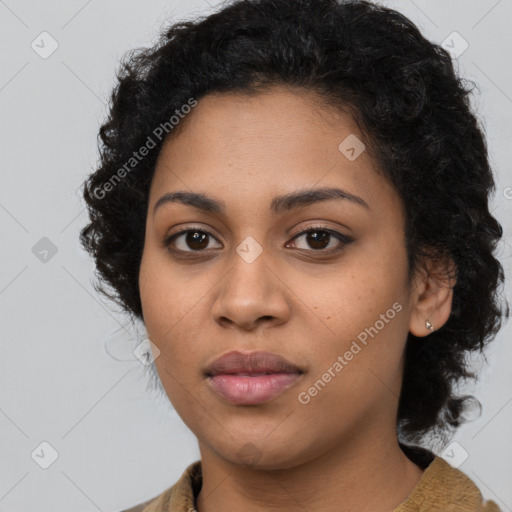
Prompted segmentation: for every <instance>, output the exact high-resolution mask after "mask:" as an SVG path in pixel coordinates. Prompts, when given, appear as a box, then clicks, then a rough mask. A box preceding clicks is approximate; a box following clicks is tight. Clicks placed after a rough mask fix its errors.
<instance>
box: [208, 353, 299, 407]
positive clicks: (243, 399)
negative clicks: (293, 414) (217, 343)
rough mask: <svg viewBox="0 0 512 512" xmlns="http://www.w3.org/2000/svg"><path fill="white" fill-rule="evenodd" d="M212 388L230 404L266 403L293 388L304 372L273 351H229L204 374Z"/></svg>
mask: <svg viewBox="0 0 512 512" xmlns="http://www.w3.org/2000/svg"><path fill="white" fill-rule="evenodd" d="M204 374H205V377H206V381H207V383H208V384H209V386H210V388H211V389H212V390H213V391H214V392H215V393H217V394H218V395H220V396H221V397H222V398H224V399H225V400H227V401H228V402H230V403H233V404H236V405H254V404H260V403H265V402H268V401H270V400H272V399H273V398H275V397H276V396H278V395H280V394H281V393H282V392H284V391H285V390H286V389H288V388H290V387H291V386H293V385H294V384H296V383H297V381H298V380H299V379H300V378H301V377H302V375H303V374H304V370H302V369H301V368H299V367H298V366H296V365H294V364H292V363H290V362H289V361H287V360H286V359H285V358H283V357H281V356H278V355H277V354H271V353H270V352H249V353H244V352H239V351H234V352H229V353H227V354H225V355H223V356H221V357H220V358H218V359H216V360H215V361H214V362H213V363H212V364H210V365H209V366H208V367H207V368H206V370H205V371H204Z"/></svg>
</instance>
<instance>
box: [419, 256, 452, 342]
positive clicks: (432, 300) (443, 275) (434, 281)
mask: <svg viewBox="0 0 512 512" xmlns="http://www.w3.org/2000/svg"><path fill="white" fill-rule="evenodd" d="M455 274H456V266H455V264H454V263H453V261H452V259H451V258H448V257H445V258H442V259H441V258H433V257H432V258H427V259H426V260H424V261H423V265H422V268H420V269H419V270H418V271H417V272H416V275H415V276H414V279H413V288H412V295H411V318H410V324H409V331H410V332H411V334H413V335H414V336H418V337H423V336H428V335H429V334H431V333H432V332H433V330H438V329H440V328H441V327H442V326H443V325H444V324H445V323H446V322H447V321H448V318H449V317H450V314H451V311H452V299H453V287H454V286H455V283H456V279H455ZM427 320H428V321H429V322H430V323H431V324H432V326H433V330H430V329H428V328H427V326H426V321H427Z"/></svg>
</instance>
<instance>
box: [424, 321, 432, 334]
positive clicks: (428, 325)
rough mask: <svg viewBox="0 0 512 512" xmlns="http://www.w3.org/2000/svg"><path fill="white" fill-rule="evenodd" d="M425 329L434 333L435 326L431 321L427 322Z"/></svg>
mask: <svg viewBox="0 0 512 512" xmlns="http://www.w3.org/2000/svg"><path fill="white" fill-rule="evenodd" d="M425 327H426V328H427V329H428V330H429V331H431V332H434V326H433V325H432V324H431V323H430V321H429V320H427V321H426V322H425Z"/></svg>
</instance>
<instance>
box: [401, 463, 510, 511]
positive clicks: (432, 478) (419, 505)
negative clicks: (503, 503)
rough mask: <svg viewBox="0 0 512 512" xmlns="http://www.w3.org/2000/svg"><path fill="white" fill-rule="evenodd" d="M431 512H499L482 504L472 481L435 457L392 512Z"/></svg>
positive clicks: (482, 501)
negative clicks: (444, 511)
mask: <svg viewBox="0 0 512 512" xmlns="http://www.w3.org/2000/svg"><path fill="white" fill-rule="evenodd" d="M430 510H450V511H453V512H501V511H500V509H499V508H498V505H496V503H494V502H493V501H487V502H485V501H484V500H483V497H482V494H481V492H480V490H479V488H478V487H477V486H476V484H475V483H474V482H473V480H471V479H470V478H469V477H468V476H467V475H466V474H465V473H463V472H462V471H461V470H460V469H457V468H455V467H452V466H451V465H450V464H449V463H448V462H446V461H445V460H444V459H443V458H441V457H439V456H435V457H434V459H433V461H432V462H431V463H430V464H429V465H428V467H427V468H426V469H425V471H424V473H423V475H422V477H421V478H420V480H419V482H418V484H417V485H416V487H415V488H414V489H413V490H412V492H411V494H410V495H409V497H408V498H407V499H406V500H405V501H404V502H403V503H402V504H401V505H400V506H399V507H398V508H397V509H395V511H394V512H428V511H430Z"/></svg>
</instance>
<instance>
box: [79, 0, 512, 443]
mask: <svg viewBox="0 0 512 512" xmlns="http://www.w3.org/2000/svg"><path fill="white" fill-rule="evenodd" d="M117 79H118V82H117V84H116V86H115V88H114V90H113V92H112V96H111V98H110V105H109V116H108V119H107V120H106V121H105V123H104V124H103V125H102V126H101V129H100V133H99V137H98V146H99V151H100V157H101V158H100V163H99V167H98V168H97V170H96V171H95V172H94V173H93V174H91V175H90V176H89V177H88V179H87V180H86V182H85V183H84V184H83V195H84V198H85V201H86V204H87V208H88V212H89V215H90V223H89V224H88V225H87V226H86V227H84V228H83V229H82V231H81V234H80V242H81V244H82V245H83V247H84V248H85V249H86V250H87V251H88V252H89V253H90V254H91V255H92V256H93V257H94V259H95V262H96V267H97V270H96V272H97V274H96V276H97V277H99V282H97V283H95V287H96V289H97V290H98V291H100V292H102V293H103V294H105V295H106V296H108V297H109V298H111V299H112V300H114V301H115V302H116V303H117V304H119V305H120V306H121V308H122V309H123V310H124V311H125V312H127V313H128V314H129V315H130V316H131V317H132V318H136V319H139V320H142V308H141V301H140V294H139V288H138V276H139V267H140V262H141V257H142V252H143V245H144V234H145V221H146V215H147V208H148V196H149V187H150V184H151V180H152V178H153V174H154V170H155V165H156V160H157V157H158V154H159V150H160V148H161V146H162V143H163V141H164V140H166V138H167V137H171V136H176V134H177V133H179V129H180V127H181V126H183V122H181V123H180V124H178V125H177V126H175V127H174V126H172V125H173V123H170V122H169V120H170V119H172V117H173V116H175V117H176V119H177V118H178V117H177V116H179V117H180V118H183V117H184V115H183V114H181V113H182V112H188V111H189V110H190V108H189V107H187V108H188V110H186V109H185V108H184V106H187V105H192V103H193V102H194V101H197V100H199V99H200V98H201V97H202V96H204V95H206V94H209V93H212V92H237V93H242V94H249V95H254V94H257V93H258V92H259V91H262V90H263V89H264V88H266V87H269V86H272V85H285V86H289V87H298V88H301V89H303V90H308V91H313V92H316V93H318V97H319V98H321V99H323V100H325V102H326V104H327V105H330V106H331V107H332V108H339V109H340V110H342V111H344V112H347V111H349V112H350V113H351V114H352V116H353V118H354V120H355V121H356V122H357V124H358V126H359V127H360V129H361V131H362V133H364V135H365V137H366V139H365V140H368V141H369V143H368V146H367V147H368V151H369V152H370V155H371V156H372V157H373V158H374V159H375V160H376V162H377V163H378V167H379V171H378V172H380V173H381V174H382V176H384V177H385V178H386V179H387V180H388V181H389V182H390V183H391V184H392V185H393V186H394V187H395V189H396V190H397V191H398V192H399V194H400V196H401V198H402V200H403V204H404V207H405V212H406V230H405V231H406V232H405V240H406V245H407V255H408V263H409V268H408V271H409V276H410V277H411V276H412V275H413V274H414V273H415V271H416V270H417V269H418V268H419V265H423V263H422V262H423V261H424V260H423V259H422V257H423V256H429V257H431V258H434V259H436V258H442V259H445V258H446V257H449V258H451V260H452V261H453V262H454V264H455V267H456V268H455V272H456V275H455V277H456V284H455V286H454V290H453V303H452V312H451V315H450V317H449V319H448V321H447V322H446V324H445V325H444V326H442V327H441V328H440V329H439V330H437V331H435V332H433V333H432V334H430V335H429V336H428V337H425V338H422V339H421V340H420V339H417V338H416V337H415V336H413V335H412V334H410V333H409V335H408V339H407V345H406V361H405V369H404V376H403V385H402V391H401V395H400V400H399V407H398V415H397V429H398V433H399V436H400V437H401V438H402V440H404V441H409V442H421V441H422V440H424V438H425V436H426V435H427V434H430V435H432V434H435V435H441V436H442V437H446V434H447V433H450V431H451V430H453V429H454V428H456V427H458V426H459V425H460V424H461V423H462V422H463V421H466V418H465V416H464V413H465V411H466V406H467V405H468V403H467V402H468V401H471V399H473V398H474V397H471V396H462V397H461V396H458V395H457V393H456V391H455V388H456V384H458V381H459V380H460V379H463V378H464V379H467V378H476V375H475V373H474V372H472V371H470V369H469V366H468V364H467V359H466V357H467V356H468V354H469V353H470V352H473V351H476V350H479V351H480V352H483V349H484V348H485V346H486V345H487V343H488V342H489V341H490V340H491V339H493V338H494V337H495V335H496V333H497V332H498V330H499V329H500V327H501V321H502V317H503V316H505V317H508V315H509V307H508V304H507V303H506V301H505V308H503V309H504V310H502V304H501V300H500V299H501V297H500V294H499V293H498V291H499V288H500V286H501V285H502V284H503V281H504V273H503V268H502V266H501V264H500V262H499V261H498V260H497V259H496V258H495V257H494V255H493V253H494V250H495V248H496V246H497V243H498V241H499V239H500V238H501V236H502V227H501V225H500V224H499V223H498V221H497V220H496V219H495V218H494V217H493V216H492V215H491V213H490V212H489V206H488V199H489V196H490V194H491V192H494V189H495V184H494V178H493V172H492V169H491V168H490V165H489V161H488V154H487V147H486V142H485V140H484V137H483V134H482V130H481V128H480V127H479V124H478V121H477V119H476V117H475V115H474V113H473V112H472V108H471V105H470V94H471V92H472V84H471V83H470V82H468V81H465V80H463V79H461V78H459V77H458V76H457V73H456V72H455V70H454V66H453V63H452V60H451V58H450V55H449V54H448V53H447V52H446V51H445V50H444V49H443V48H442V47H440V46H439V45H437V44H433V43H432V42H430V41H428V40H427V39H425V38H424V37H423V36H422V35H421V33H420V32H419V30H418V28H417V27H416V26H415V25H414V24H413V23H412V22H411V21H410V20H409V19H407V18H406V17H404V16H403V15H402V14H400V13H398V12H396V11H394V10H392V9H389V8H385V7H383V6H378V5H376V4H373V3H371V2H367V1H358V0H348V1H343V0H235V1H232V2H229V3H228V5H223V6H222V8H221V9H220V10H218V11H217V12H215V13H213V14H211V15H209V16H205V17H202V18H198V19H196V20H194V21H190V20H189V21H180V22H177V23H174V24H172V25H171V26H170V27H168V28H166V29H165V30H164V31H163V32H162V34H161V35H160V39H159V40H158V42H157V43H156V44H155V45H154V46H153V47H151V48H138V49H135V50H132V51H130V52H128V53H127V54H125V56H124V57H123V59H122V61H121V63H120V67H119V69H118V71H117ZM190 115H193V113H191V114H190ZM184 121H186V118H185V119H184ZM162 127H163V128H162ZM164 131H165V134H164ZM150 142H151V145H150ZM144 147H146V148H150V149H147V150H146V151H143V150H142V148H144ZM139 149H141V151H140V152H141V154H142V153H145V156H144V158H139V157H138V150H139ZM136 156H137V158H136ZM128 162H130V164H129V168H128V166H127V163H128Z"/></svg>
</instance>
